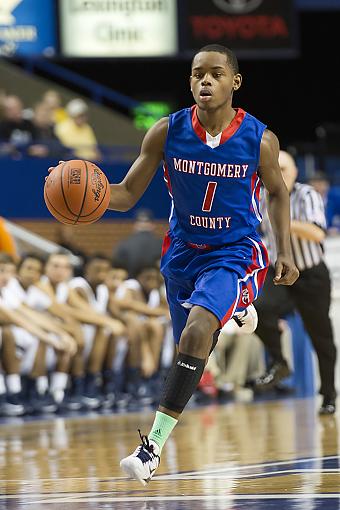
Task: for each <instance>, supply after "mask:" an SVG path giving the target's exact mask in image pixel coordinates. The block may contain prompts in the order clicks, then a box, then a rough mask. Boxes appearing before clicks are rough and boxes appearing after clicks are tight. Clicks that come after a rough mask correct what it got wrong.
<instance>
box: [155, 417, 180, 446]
mask: <svg viewBox="0 0 340 510" xmlns="http://www.w3.org/2000/svg"><path fill="white" fill-rule="evenodd" d="M177 422H178V420H176V418H173V417H172V416H169V415H168V414H165V413H161V412H160V411H157V412H156V417H155V421H154V422H153V425H152V429H151V431H150V434H149V436H148V437H149V439H151V440H152V441H154V442H155V443H156V444H157V445H158V446H159V449H160V452H161V451H162V448H163V446H164V444H165V442H166V440H167V439H168V437H169V436H170V434H171V432H172V430H173V429H174V428H175V425H176V424H177Z"/></svg>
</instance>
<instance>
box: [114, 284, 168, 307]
mask: <svg viewBox="0 0 340 510" xmlns="http://www.w3.org/2000/svg"><path fill="white" fill-rule="evenodd" d="M129 290H134V291H137V292H142V286H141V284H140V283H139V281H138V280H135V279H134V278H130V279H129V280H125V281H124V282H122V283H121V285H119V287H118V289H117V290H116V294H115V296H116V298H117V299H124V298H125V297H126V294H127V291H129ZM160 302H161V297H160V293H159V290H158V289H153V290H152V291H151V292H150V294H149V298H148V301H147V303H146V304H147V305H148V306H150V308H157V307H158V306H160Z"/></svg>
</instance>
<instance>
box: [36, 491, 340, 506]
mask: <svg viewBox="0 0 340 510" xmlns="http://www.w3.org/2000/svg"><path fill="white" fill-rule="evenodd" d="M107 494H109V493H107ZM268 499H282V500H314V499H340V494H336V493H334V494H315V493H312V494H301V493H296V494H221V495H211V496H203V495H202V496H184V495H179V496H163V497H162V496H149V497H148V496H140V497H136V496H135V497H128V496H127V497H120V498H115V497H114V496H111V497H105V496H104V497H97V496H95V497H91V496H90V497H88V498H87V499H73V498H72V499H71V498H59V499H42V500H36V501H28V502H26V505H37V504H40V505H42V504H46V505H47V504H49V503H86V502H91V503H101V502H107V503H111V502H112V503H120V502H130V503H133V502H142V503H143V502H145V501H150V502H155V501H180V502H183V501H240V500H259V501H261V500H268Z"/></svg>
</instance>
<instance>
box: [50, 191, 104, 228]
mask: <svg viewBox="0 0 340 510" xmlns="http://www.w3.org/2000/svg"><path fill="white" fill-rule="evenodd" d="M45 198H46V199H47V202H48V203H49V205H50V206H51V208H52V209H53V210H54V211H55V212H56V213H57V214H58V215H59V216H61V217H62V218H64V219H65V220H68V221H69V222H70V223H68V225H76V224H77V223H85V224H86V225H90V224H91V223H94V222H95V221H98V220H99V219H100V218H101V216H98V218H95V219H93V220H92V221H91V222H89V221H81V219H80V220H74V219H71V218H68V217H67V216H64V215H63V214H61V213H60V212H59V211H58V209H56V208H55V207H54V206H53V205H52V203H51V201H50V199H49V198H48V195H47V192H46V191H45ZM56 219H58V218H56ZM75 221H76V223H75Z"/></svg>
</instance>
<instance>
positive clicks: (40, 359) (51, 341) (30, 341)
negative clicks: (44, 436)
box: [0, 253, 74, 415]
mask: <svg viewBox="0 0 340 510" xmlns="http://www.w3.org/2000/svg"><path fill="white" fill-rule="evenodd" d="M31 259H33V257H31ZM21 267H23V266H21ZM14 270H15V266H14V262H13V260H12V258H11V257H10V256H9V255H7V254H4V253H0V321H1V324H2V326H3V331H2V333H3V345H2V350H1V358H2V363H3V367H4V370H5V373H6V383H7V389H8V395H7V401H6V403H5V405H4V406H3V407H4V408H5V411H6V412H7V413H8V414H10V413H12V414H17V415H18V414H24V412H25V411H26V405H27V404H28V406H29V407H32V409H33V410H37V409H36V406H38V408H39V410H40V406H39V402H38V400H39V399H38V398H37V397H38V393H36V392H35V391H32V390H33V389H34V390H38V386H37V383H38V379H39V378H40V377H44V375H45V374H46V372H45V369H46V366H45V345H50V346H52V347H53V348H55V349H57V351H59V352H64V353H69V354H70V355H71V354H72V353H74V340H73V339H72V338H71V337H70V336H69V335H67V334H66V333H65V332H64V331H62V330H61V328H59V327H58V326H57V325H56V324H55V323H52V322H51V321H48V320H47V319H46V317H45V316H44V315H43V314H41V313H40V312H36V311H34V310H33V309H32V308H31V307H30V306H28V305H27V304H26V298H27V295H26V291H27V290H28V289H25V288H24V286H23V285H25V284H24V282H27V274H26V278H25V275H24V274H23V276H24V278H23V280H20V279H16V278H13V276H12V275H13V272H14ZM24 271H25V269H24ZM31 272H32V268H28V273H29V276H30V275H31ZM37 272H38V273H39V270H38V271H37ZM38 275H39V274H38ZM19 278H20V277H19ZM20 374H24V375H26V376H27V377H26V378H27V382H28V383H29V385H28V390H29V392H28V395H27V396H28V398H29V400H28V401H27V402H25V401H24V394H23V392H22V386H21V378H20ZM46 389H47V388H46V386H45V390H46ZM33 395H34V398H33V399H32V398H31V397H32V396H33ZM44 403H45V404H46V403H47V402H46V400H44ZM6 404H7V405H6ZM40 404H42V402H41V400H40ZM51 404H52V411H53V410H56V405H55V403H54V402H53V401H52V402H51V400H50V399H49V401H48V405H49V406H51Z"/></svg>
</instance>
